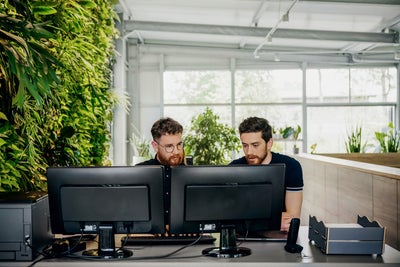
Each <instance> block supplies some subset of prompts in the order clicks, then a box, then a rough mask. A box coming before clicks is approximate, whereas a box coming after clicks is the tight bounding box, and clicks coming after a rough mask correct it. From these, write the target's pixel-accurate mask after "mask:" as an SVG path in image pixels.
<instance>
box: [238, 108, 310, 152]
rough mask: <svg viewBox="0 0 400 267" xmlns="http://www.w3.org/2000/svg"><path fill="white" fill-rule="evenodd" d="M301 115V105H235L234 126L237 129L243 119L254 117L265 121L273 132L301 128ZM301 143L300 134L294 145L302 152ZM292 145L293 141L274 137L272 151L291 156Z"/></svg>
mask: <svg viewBox="0 0 400 267" xmlns="http://www.w3.org/2000/svg"><path fill="white" fill-rule="evenodd" d="M301 114H302V113H301V105H290V106H288V105H251V106H250V105H237V106H236V122H235V125H236V129H237V128H238V126H239V124H240V123H241V122H242V121H243V120H244V119H246V118H248V117H253V116H255V117H261V118H265V119H267V120H268V121H269V123H270V125H271V126H272V127H273V128H274V129H275V131H279V130H278V129H279V128H285V127H287V126H292V127H297V125H300V126H301V123H302V119H303V118H302V116H301ZM301 142H302V133H300V136H299V139H298V140H297V142H296V145H297V146H298V147H300V151H302V146H301ZM294 143H295V142H294V140H293V139H290V138H289V139H281V138H276V137H275V138H274V145H273V147H272V151H274V152H279V153H284V154H293V146H294ZM241 155H243V152H242V151H241V152H240V153H239V155H238V156H241Z"/></svg>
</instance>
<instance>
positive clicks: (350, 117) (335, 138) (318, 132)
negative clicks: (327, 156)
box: [307, 106, 394, 153]
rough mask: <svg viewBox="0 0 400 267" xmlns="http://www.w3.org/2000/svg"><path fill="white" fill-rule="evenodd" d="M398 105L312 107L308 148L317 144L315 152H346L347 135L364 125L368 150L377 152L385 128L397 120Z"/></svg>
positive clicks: (365, 142) (309, 112) (363, 129)
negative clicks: (380, 132) (382, 130)
mask: <svg viewBox="0 0 400 267" xmlns="http://www.w3.org/2000/svg"><path fill="white" fill-rule="evenodd" d="M393 114H394V107H370V106H363V107H340V108H338V107H310V108H308V110H307V115H308V128H307V130H308V131H307V138H308V139H307V143H308V148H307V150H308V151H310V146H311V145H312V144H317V147H316V150H315V153H346V145H345V143H346V141H347V136H348V135H350V134H351V133H352V132H353V131H354V130H355V129H356V127H361V129H362V135H361V142H362V144H365V149H364V151H365V152H375V151H376V149H377V146H378V144H379V143H378V141H377V140H376V139H375V131H381V129H382V128H384V127H386V126H387V125H388V124H389V122H390V121H392V120H393Z"/></svg>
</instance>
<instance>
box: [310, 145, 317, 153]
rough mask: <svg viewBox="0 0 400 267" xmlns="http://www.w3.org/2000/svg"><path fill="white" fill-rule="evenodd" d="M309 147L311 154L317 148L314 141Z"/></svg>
mask: <svg viewBox="0 0 400 267" xmlns="http://www.w3.org/2000/svg"><path fill="white" fill-rule="evenodd" d="M310 149H311V152H310V153H311V154H315V150H316V149H317V143H314V144H312V145H311V146H310Z"/></svg>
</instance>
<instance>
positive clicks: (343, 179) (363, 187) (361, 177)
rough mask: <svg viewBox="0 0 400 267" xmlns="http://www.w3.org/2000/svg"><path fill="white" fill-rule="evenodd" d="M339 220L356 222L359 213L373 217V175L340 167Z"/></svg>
mask: <svg viewBox="0 0 400 267" xmlns="http://www.w3.org/2000/svg"><path fill="white" fill-rule="evenodd" d="M338 177H339V180H338V181H339V186H338V188H339V192H338V197H339V222H341V223H354V222H355V221H356V220H357V215H361V216H367V217H368V218H372V175H370V174H366V173H360V172H357V171H354V170H349V169H341V168H339V169H338Z"/></svg>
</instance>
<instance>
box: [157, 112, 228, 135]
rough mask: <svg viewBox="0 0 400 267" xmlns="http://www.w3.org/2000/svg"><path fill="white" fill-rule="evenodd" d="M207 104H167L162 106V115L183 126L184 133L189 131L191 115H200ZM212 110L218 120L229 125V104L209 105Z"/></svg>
mask: <svg viewBox="0 0 400 267" xmlns="http://www.w3.org/2000/svg"><path fill="white" fill-rule="evenodd" d="M206 107H207V106H167V107H164V116H165V117H171V118H173V119H175V120H177V121H178V122H180V123H181V124H182V126H183V129H184V133H186V132H187V131H189V127H190V125H191V120H192V118H193V117H195V116H198V115H200V114H201V113H203V112H204V111H205V110H206ZM208 107H209V108H210V109H212V111H213V112H214V113H215V114H216V115H218V116H219V122H220V123H223V124H227V125H231V124H232V123H231V120H232V116H231V107H230V106H210V105H208Z"/></svg>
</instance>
